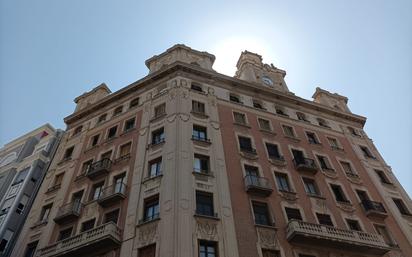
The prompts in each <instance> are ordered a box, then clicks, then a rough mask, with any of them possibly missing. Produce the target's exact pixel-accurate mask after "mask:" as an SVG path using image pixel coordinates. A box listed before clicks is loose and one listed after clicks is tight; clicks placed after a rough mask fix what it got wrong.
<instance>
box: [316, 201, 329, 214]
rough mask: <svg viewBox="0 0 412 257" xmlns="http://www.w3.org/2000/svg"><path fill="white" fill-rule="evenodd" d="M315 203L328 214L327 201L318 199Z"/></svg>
mask: <svg viewBox="0 0 412 257" xmlns="http://www.w3.org/2000/svg"><path fill="white" fill-rule="evenodd" d="M315 202H316V206H317V207H318V208H319V209H320V210H322V211H323V212H326V211H327V209H328V206H327V204H326V200H324V199H316V200H315Z"/></svg>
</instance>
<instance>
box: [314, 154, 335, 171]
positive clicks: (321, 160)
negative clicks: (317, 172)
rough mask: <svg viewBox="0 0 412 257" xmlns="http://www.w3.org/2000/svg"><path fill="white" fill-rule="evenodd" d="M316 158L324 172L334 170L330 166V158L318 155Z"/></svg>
mask: <svg viewBox="0 0 412 257" xmlns="http://www.w3.org/2000/svg"><path fill="white" fill-rule="evenodd" d="M316 157H317V158H318V161H319V164H320V168H321V169H322V170H333V169H332V167H331V166H330V163H329V160H328V158H326V157H325V156H321V155H316Z"/></svg>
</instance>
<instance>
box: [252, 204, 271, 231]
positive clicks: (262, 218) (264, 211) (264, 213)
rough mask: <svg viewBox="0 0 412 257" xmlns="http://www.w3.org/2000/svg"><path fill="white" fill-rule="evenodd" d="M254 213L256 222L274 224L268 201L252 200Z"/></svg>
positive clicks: (267, 224) (266, 224)
mask: <svg viewBox="0 0 412 257" xmlns="http://www.w3.org/2000/svg"><path fill="white" fill-rule="evenodd" d="M252 207H253V215H254V216H255V224H258V225H265V226H272V222H271V221H270V217H269V210H268V206H267V204H266V203H260V202H252Z"/></svg>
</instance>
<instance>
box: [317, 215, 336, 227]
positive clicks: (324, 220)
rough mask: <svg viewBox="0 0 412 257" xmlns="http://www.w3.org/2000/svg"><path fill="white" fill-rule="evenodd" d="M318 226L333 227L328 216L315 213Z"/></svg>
mask: <svg viewBox="0 0 412 257" xmlns="http://www.w3.org/2000/svg"><path fill="white" fill-rule="evenodd" d="M316 217H317V218H318V221H319V224H322V225H326V226H331V227H333V222H332V219H331V217H330V215H329V214H322V213H316Z"/></svg>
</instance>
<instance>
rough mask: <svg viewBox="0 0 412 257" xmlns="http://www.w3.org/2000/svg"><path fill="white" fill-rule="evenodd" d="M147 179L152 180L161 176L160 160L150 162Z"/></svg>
mask: <svg viewBox="0 0 412 257" xmlns="http://www.w3.org/2000/svg"><path fill="white" fill-rule="evenodd" d="M149 167H150V169H149V177H150V178H153V177H156V176H159V175H161V174H162V158H158V159H155V160H152V161H151V162H150V163H149Z"/></svg>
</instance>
